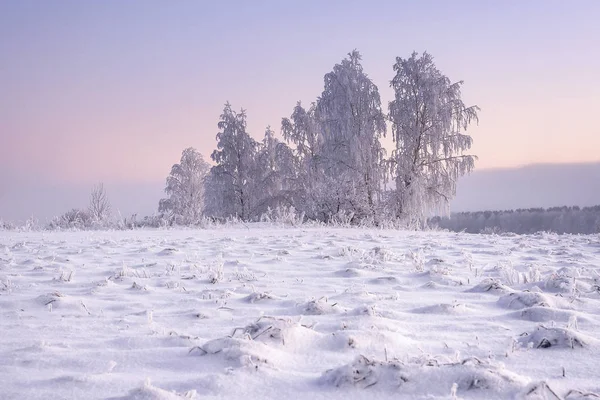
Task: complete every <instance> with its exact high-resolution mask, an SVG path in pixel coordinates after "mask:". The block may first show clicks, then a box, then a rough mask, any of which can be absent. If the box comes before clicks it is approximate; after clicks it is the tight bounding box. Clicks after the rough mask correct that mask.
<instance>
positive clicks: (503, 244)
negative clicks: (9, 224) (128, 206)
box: [0, 224, 600, 400]
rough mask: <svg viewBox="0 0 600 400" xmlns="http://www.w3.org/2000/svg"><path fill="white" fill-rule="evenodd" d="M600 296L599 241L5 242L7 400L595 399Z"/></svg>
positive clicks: (252, 228)
mask: <svg viewBox="0 0 600 400" xmlns="http://www.w3.org/2000/svg"><path fill="white" fill-rule="evenodd" d="M599 285H600V236H597V235H596V236H558V235H553V234H536V235H530V236H517V235H506V236H495V235H469V234H457V233H445V232H402V231H389V230H371V229H344V228H322V227H321V228H312V227H309V228H305V227H299V228H279V227H274V226H270V225H268V226H265V225H253V224H250V225H247V226H243V227H227V228H217V229H210V230H183V229H182V230H140V231H115V232H98V231H96V232H0V333H1V334H0V398H2V399H24V398H27V399H48V398H52V399H106V398H112V399H181V398H209V399H210V398H219V399H242V398H243V399H257V398H277V399H279V398H294V399H311V400H313V399H338V398H339V399H342V398H352V399H372V398H378V399H379V398H381V399H386V398H394V399H398V398H410V399H412V398H432V399H435V398H440V399H441V398H445V399H449V398H465V399H494V398H497V399H504V398H524V399H542V398H567V399H576V398H581V399H583V398H587V399H589V398H594V394H595V393H596V394H597V393H600V383H599V382H598V379H597V364H598V360H600V342H599V340H598V332H600V330H599V328H600V318H599V317H600V286H599ZM555 396H556V397H555Z"/></svg>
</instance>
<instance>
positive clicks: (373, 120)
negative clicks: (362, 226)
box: [316, 50, 386, 218]
mask: <svg viewBox="0 0 600 400" xmlns="http://www.w3.org/2000/svg"><path fill="white" fill-rule="evenodd" d="M360 61H361V56H360V53H359V52H358V51H356V50H354V51H352V52H351V53H349V54H348V58H345V59H344V60H342V62H341V63H340V64H337V65H335V66H334V68H333V71H332V72H330V73H328V74H326V75H325V78H324V81H325V86H324V90H323V93H322V94H321V96H320V97H319V99H318V100H317V107H316V114H317V119H318V121H319V124H320V129H321V134H322V149H321V154H320V160H319V161H320V163H321V165H322V168H323V172H324V175H325V177H326V180H327V188H329V189H330V190H331V193H330V196H331V198H332V202H331V205H330V207H331V210H330V212H331V213H332V214H335V213H338V212H340V211H345V212H350V213H353V214H355V215H356V216H357V217H358V218H365V217H373V218H374V217H375V214H376V206H377V205H378V203H379V201H380V197H381V189H382V184H383V172H384V168H383V166H382V163H383V156H384V149H383V147H382V146H381V143H380V139H381V137H382V136H384V135H385V132H386V125H385V118H384V114H383V112H382V110H381V99H380V96H379V91H378V89H377V86H376V85H375V84H374V83H373V82H372V81H371V80H370V79H369V77H368V76H367V75H366V74H365V73H364V71H363V67H362V65H361V62H360Z"/></svg>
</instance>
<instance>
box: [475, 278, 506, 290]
mask: <svg viewBox="0 0 600 400" xmlns="http://www.w3.org/2000/svg"><path fill="white" fill-rule="evenodd" d="M512 291H513V290H512V289H511V288H509V287H508V286H506V285H505V284H503V283H502V282H500V281H499V280H497V279H493V278H486V279H484V280H482V281H481V282H480V283H478V284H477V285H475V286H473V287H472V288H471V289H468V290H466V292H469V293H484V292H489V293H508V292H512Z"/></svg>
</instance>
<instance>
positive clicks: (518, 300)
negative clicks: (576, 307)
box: [498, 291, 568, 310]
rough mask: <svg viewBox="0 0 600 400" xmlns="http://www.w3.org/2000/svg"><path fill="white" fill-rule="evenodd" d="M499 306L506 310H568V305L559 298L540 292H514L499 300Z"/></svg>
mask: <svg viewBox="0 0 600 400" xmlns="http://www.w3.org/2000/svg"><path fill="white" fill-rule="evenodd" d="M498 304H499V305H500V306H502V307H505V308H510V309H513V310H520V309H523V308H528V307H552V308H568V304H567V303H566V302H565V301H564V300H563V299H562V298H559V297H556V296H549V295H547V294H545V293H539V292H528V291H524V292H512V293H508V294H505V295H504V296H502V297H500V299H498Z"/></svg>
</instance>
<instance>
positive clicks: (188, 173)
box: [158, 147, 210, 225]
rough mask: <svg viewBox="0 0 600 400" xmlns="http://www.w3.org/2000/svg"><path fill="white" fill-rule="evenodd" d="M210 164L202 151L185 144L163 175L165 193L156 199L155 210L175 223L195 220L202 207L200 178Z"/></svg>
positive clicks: (201, 181) (201, 178)
mask: <svg viewBox="0 0 600 400" xmlns="http://www.w3.org/2000/svg"><path fill="white" fill-rule="evenodd" d="M209 168H210V166H209V165H208V163H207V162H206V161H204V158H202V154H200V153H198V152H197V151H196V150H195V149H193V148H191V147H190V148H187V149H185V150H184V151H183V153H182V154H181V161H180V162H179V164H175V165H173V167H172V168H171V174H170V175H169V176H168V177H167V185H166V187H165V193H166V194H167V195H168V196H169V197H168V198H166V199H162V200H160V202H159V207H158V211H159V212H161V213H164V214H166V215H168V216H169V219H170V220H171V221H172V222H175V223H178V224H184V225H189V224H197V223H198V222H200V220H201V219H202V213H203V211H204V210H203V209H204V179H205V177H206V174H207V173H208V170H209Z"/></svg>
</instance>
